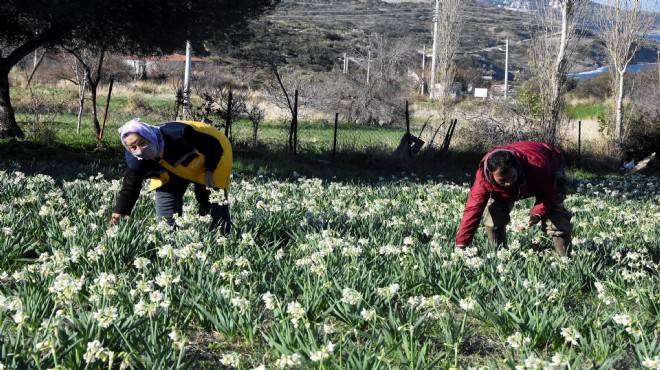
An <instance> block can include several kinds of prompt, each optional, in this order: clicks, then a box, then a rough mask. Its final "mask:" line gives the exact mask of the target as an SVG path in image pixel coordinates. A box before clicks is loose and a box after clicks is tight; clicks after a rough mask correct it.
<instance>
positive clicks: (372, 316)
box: [360, 308, 377, 321]
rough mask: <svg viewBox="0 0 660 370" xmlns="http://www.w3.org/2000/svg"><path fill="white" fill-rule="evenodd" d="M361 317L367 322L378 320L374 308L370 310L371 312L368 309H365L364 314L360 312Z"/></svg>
mask: <svg viewBox="0 0 660 370" xmlns="http://www.w3.org/2000/svg"><path fill="white" fill-rule="evenodd" d="M360 315H361V316H362V318H363V319H364V320H365V321H374V320H376V318H377V316H376V310H374V309H373V308H372V309H370V310H367V309H366V308H363V309H362V312H360Z"/></svg>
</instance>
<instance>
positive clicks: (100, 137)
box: [98, 78, 115, 146]
mask: <svg viewBox="0 0 660 370" xmlns="http://www.w3.org/2000/svg"><path fill="white" fill-rule="evenodd" d="M114 83H115V79H114V78H111V79H110V88H108V100H107V101H106V102H105V112H103V123H101V132H100V133H99V137H98V145H99V146H101V139H103V131H105V119H106V118H108V109H109V108H110V97H111V96H112V85H113V84H114Z"/></svg>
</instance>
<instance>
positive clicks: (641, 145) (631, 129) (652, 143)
mask: <svg viewBox="0 0 660 370" xmlns="http://www.w3.org/2000/svg"><path fill="white" fill-rule="evenodd" d="M659 137H660V112H658V111H657V110H656V111H641V112H639V113H637V114H636V115H635V116H634V117H632V119H631V121H630V124H629V125H628V134H627V136H626V139H625V140H624V142H623V151H624V153H625V156H626V158H627V159H628V160H630V159H635V161H640V160H642V159H644V158H646V157H647V156H649V155H651V153H656V155H657V154H658V152H660V140H658V138H659ZM649 166H652V167H653V168H656V169H660V164H659V163H658V160H657V159H656V160H654V161H651V163H649Z"/></svg>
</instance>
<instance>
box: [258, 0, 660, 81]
mask: <svg viewBox="0 0 660 370" xmlns="http://www.w3.org/2000/svg"><path fill="white" fill-rule="evenodd" d="M466 2H467V4H466V5H467V6H466V9H465V12H464V14H463V16H464V19H465V27H464V29H463V32H462V35H461V41H460V53H459V61H458V64H459V68H476V69H479V68H481V69H482V70H485V71H491V72H492V71H495V72H497V71H501V70H502V68H503V66H504V58H505V54H504V51H503V49H504V44H505V40H507V39H508V40H509V52H510V54H509V61H510V66H511V68H512V69H513V70H515V69H524V68H525V65H526V63H527V53H528V49H529V47H530V46H531V43H530V39H531V38H532V36H533V34H532V32H531V29H532V28H533V27H534V23H533V22H532V21H531V17H530V16H529V12H530V10H529V6H528V3H530V2H529V1H505V0H466ZM433 4H434V3H433V1H431V0H407V1H403V0H386V1H378V0H362V1H357V0H282V2H281V3H280V5H279V6H278V7H277V9H276V10H275V11H274V12H273V13H272V14H270V15H268V16H267V17H265V18H264V19H262V20H261V21H260V25H259V30H258V31H257V32H258V36H257V37H256V38H255V39H254V40H253V41H252V43H257V45H251V46H252V47H258V48H259V47H261V48H267V49H269V50H277V52H278V53H279V54H280V56H281V57H283V58H284V59H285V60H286V63H288V64H290V65H294V66H299V67H301V68H305V69H308V70H311V71H329V70H332V69H341V68H342V65H343V61H342V56H343V54H344V53H347V54H348V55H349V56H350V55H355V53H358V52H360V48H362V47H364V45H365V44H366V40H367V39H368V37H369V35H373V34H382V35H385V36H387V37H388V38H389V39H406V40H409V41H408V43H409V44H410V46H411V47H412V48H414V49H415V50H416V51H417V53H419V63H420V64H421V52H422V50H423V48H424V47H425V46H426V49H427V51H428V50H430V47H431V44H432V29H433V26H432V13H433V8H434V5H433ZM595 6H598V5H595ZM260 43H261V44H262V46H259V44H260ZM656 49H657V43H656V45H655V47H652V48H647V49H645V50H643V51H642V52H641V53H640V57H639V61H646V62H653V61H655V59H656ZM573 59H574V63H573V68H572V69H573V71H582V70H589V69H593V68H596V67H599V66H602V65H603V64H605V63H606V58H605V53H604V50H603V48H602V43H601V42H599V41H598V40H597V39H596V37H595V35H594V34H593V33H590V32H589V31H585V34H584V37H583V39H582V41H581V43H580V49H579V51H578V52H577V53H576V54H575V55H574V56H573Z"/></svg>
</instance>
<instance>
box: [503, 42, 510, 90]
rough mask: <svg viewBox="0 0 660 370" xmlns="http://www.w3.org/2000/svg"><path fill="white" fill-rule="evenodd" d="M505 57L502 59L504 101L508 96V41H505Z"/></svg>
mask: <svg viewBox="0 0 660 370" xmlns="http://www.w3.org/2000/svg"><path fill="white" fill-rule="evenodd" d="M505 54H506V57H504V99H506V98H507V97H508V94H509V39H506V53H505Z"/></svg>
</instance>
